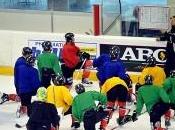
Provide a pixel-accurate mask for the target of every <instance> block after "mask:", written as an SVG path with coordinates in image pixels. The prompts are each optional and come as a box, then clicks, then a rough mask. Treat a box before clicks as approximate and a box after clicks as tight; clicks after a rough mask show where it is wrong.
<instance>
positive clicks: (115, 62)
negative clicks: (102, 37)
mask: <svg viewBox="0 0 175 130" xmlns="http://www.w3.org/2000/svg"><path fill="white" fill-rule="evenodd" d="M119 56H120V48H119V47H118V46H112V47H111V48H110V50H109V56H107V54H103V55H101V56H99V57H98V58H97V59H95V60H94V62H93V65H94V67H97V71H98V73H97V77H98V79H99V82H100V85H103V84H104V82H105V81H106V80H107V79H109V78H112V77H120V78H121V79H123V80H125V79H127V77H126V70H125V67H124V64H123V62H122V61H121V59H120V57H119ZM109 57H110V59H109ZM103 58H104V59H103ZM100 62H102V63H100ZM99 64H101V65H99Z"/></svg>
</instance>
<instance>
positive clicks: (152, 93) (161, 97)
mask: <svg viewBox="0 0 175 130" xmlns="http://www.w3.org/2000/svg"><path fill="white" fill-rule="evenodd" d="M169 102H170V100H169V96H168V95H167V93H166V92H165V90H164V89H163V88H162V87H158V86H156V85H153V77H152V76H151V75H146V76H145V85H143V86H141V87H140V88H139V89H138V96H137V108H136V111H135V112H134V113H133V116H132V118H133V120H137V116H138V115H140V114H141V111H142V108H143V106H144V104H145V105H146V110H147V112H148V113H149V115H150V123H151V130H165V129H164V128H162V127H161V116H162V115H163V114H165V113H166V112H167V111H168V110H169V107H170V104H169Z"/></svg>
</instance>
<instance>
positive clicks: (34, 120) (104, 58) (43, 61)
mask: <svg viewBox="0 0 175 130" xmlns="http://www.w3.org/2000/svg"><path fill="white" fill-rule="evenodd" d="M65 39H66V42H65V44H64V45H63V48H62V52H61V64H60V60H59V59H58V57H57V56H56V55H55V54H54V53H53V52H52V44H51V42H50V41H44V42H43V43H42V47H43V52H42V53H41V54H39V55H38V56H37V57H36V60H37V69H36V68H34V65H35V57H34V56H32V49H31V48H29V47H24V48H23V50H22V56H21V57H19V58H18V59H17V61H16V63H15V67H14V83H15V87H16V93H17V94H5V93H1V98H0V99H1V104H2V103H4V102H6V101H9V100H12V101H20V102H21V106H20V107H19V108H18V109H17V116H18V117H20V116H22V115H23V114H27V115H28V116H29V120H28V122H27V124H26V127H27V130H54V129H55V130H58V129H59V126H60V125H61V124H60V123H59V122H60V119H61V118H60V115H58V112H57V109H59V108H61V109H62V114H63V115H67V114H70V115H71V119H72V124H71V126H70V127H72V128H75V129H76V128H79V127H80V123H81V122H83V125H84V129H85V130H95V125H96V123H97V122H100V126H99V129H100V130H107V126H108V123H109V120H110V119H111V118H112V115H113V113H114V112H115V111H116V110H117V111H118V113H119V114H118V115H119V117H116V120H117V123H118V125H119V126H121V125H124V124H125V123H127V122H128V121H136V120H137V119H138V116H139V115H141V114H142V113H141V112H142V108H143V106H144V104H145V106H146V110H147V112H148V114H149V116H150V124H151V126H150V127H151V130H165V129H168V127H169V126H170V125H171V123H170V120H171V118H172V117H171V111H172V110H174V109H175V70H171V71H170V72H169V74H168V75H166V74H165V72H164V69H163V68H161V67H159V66H157V65H156V59H155V58H154V57H153V56H150V57H148V58H147V59H146V63H147V64H146V67H145V68H144V69H143V70H142V72H141V75H140V77H139V80H138V83H136V85H135V87H133V84H132V80H131V79H130V77H129V75H128V74H127V73H126V68H125V67H124V65H123V63H122V61H121V59H120V55H119V54H120V49H119V47H118V46H116V45H114V46H112V47H111V48H110V50H109V54H102V55H100V56H99V57H97V58H95V59H94V60H91V59H90V55H89V54H88V53H86V52H81V51H80V49H79V47H77V46H76V45H75V42H74V34H73V33H67V34H65ZM92 67H93V68H96V70H97V73H96V76H97V78H98V81H99V86H100V92H97V91H85V84H91V86H93V83H92V82H91V81H89V75H90V70H91V68H92ZM76 69H83V75H82V81H81V83H79V84H76V85H75V86H73V87H74V88H75V91H76V93H77V95H76V96H75V97H73V96H72V94H71V92H70V89H72V84H73V73H74V71H75V70H76ZM51 81H52V82H51ZM133 88H135V90H133ZM92 89H93V87H92ZM133 92H135V93H133ZM35 95H36V96H37V99H38V100H37V101H33V102H32V101H31V99H32V96H35ZM133 95H135V96H136V100H134V98H133ZM95 101H98V102H99V103H98V104H96V102H95ZM127 102H135V103H132V104H135V106H136V107H135V110H134V111H133V112H132V114H130V115H129V114H128V112H129V111H130V110H128V108H127V104H128V103H127ZM163 115H164V120H165V126H166V128H162V127H161V116H163Z"/></svg>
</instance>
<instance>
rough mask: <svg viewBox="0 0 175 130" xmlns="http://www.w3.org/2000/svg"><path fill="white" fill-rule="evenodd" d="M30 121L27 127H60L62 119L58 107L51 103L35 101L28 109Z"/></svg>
mask: <svg viewBox="0 0 175 130" xmlns="http://www.w3.org/2000/svg"><path fill="white" fill-rule="evenodd" d="M28 116H29V120H28V122H27V125H37V126H43V125H45V126H47V127H50V126H51V124H52V125H53V126H54V127H55V126H57V125H59V120H60V117H59V115H58V112H57V109H56V107H55V106H54V105H53V104H51V103H46V102H41V101H34V102H33V103H32V104H31V106H30V107H29V109H28Z"/></svg>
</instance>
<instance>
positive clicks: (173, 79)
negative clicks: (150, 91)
mask: <svg viewBox="0 0 175 130" xmlns="http://www.w3.org/2000/svg"><path fill="white" fill-rule="evenodd" d="M163 88H164V90H165V91H166V92H167V94H168V95H169V98H170V104H171V105H170V108H171V109H173V110H175V70H172V71H171V72H170V77H168V78H166V80H165V81H164V83H163ZM170 118H171V110H169V112H167V113H166V114H165V126H166V127H168V126H170V125H171V124H170Z"/></svg>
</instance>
